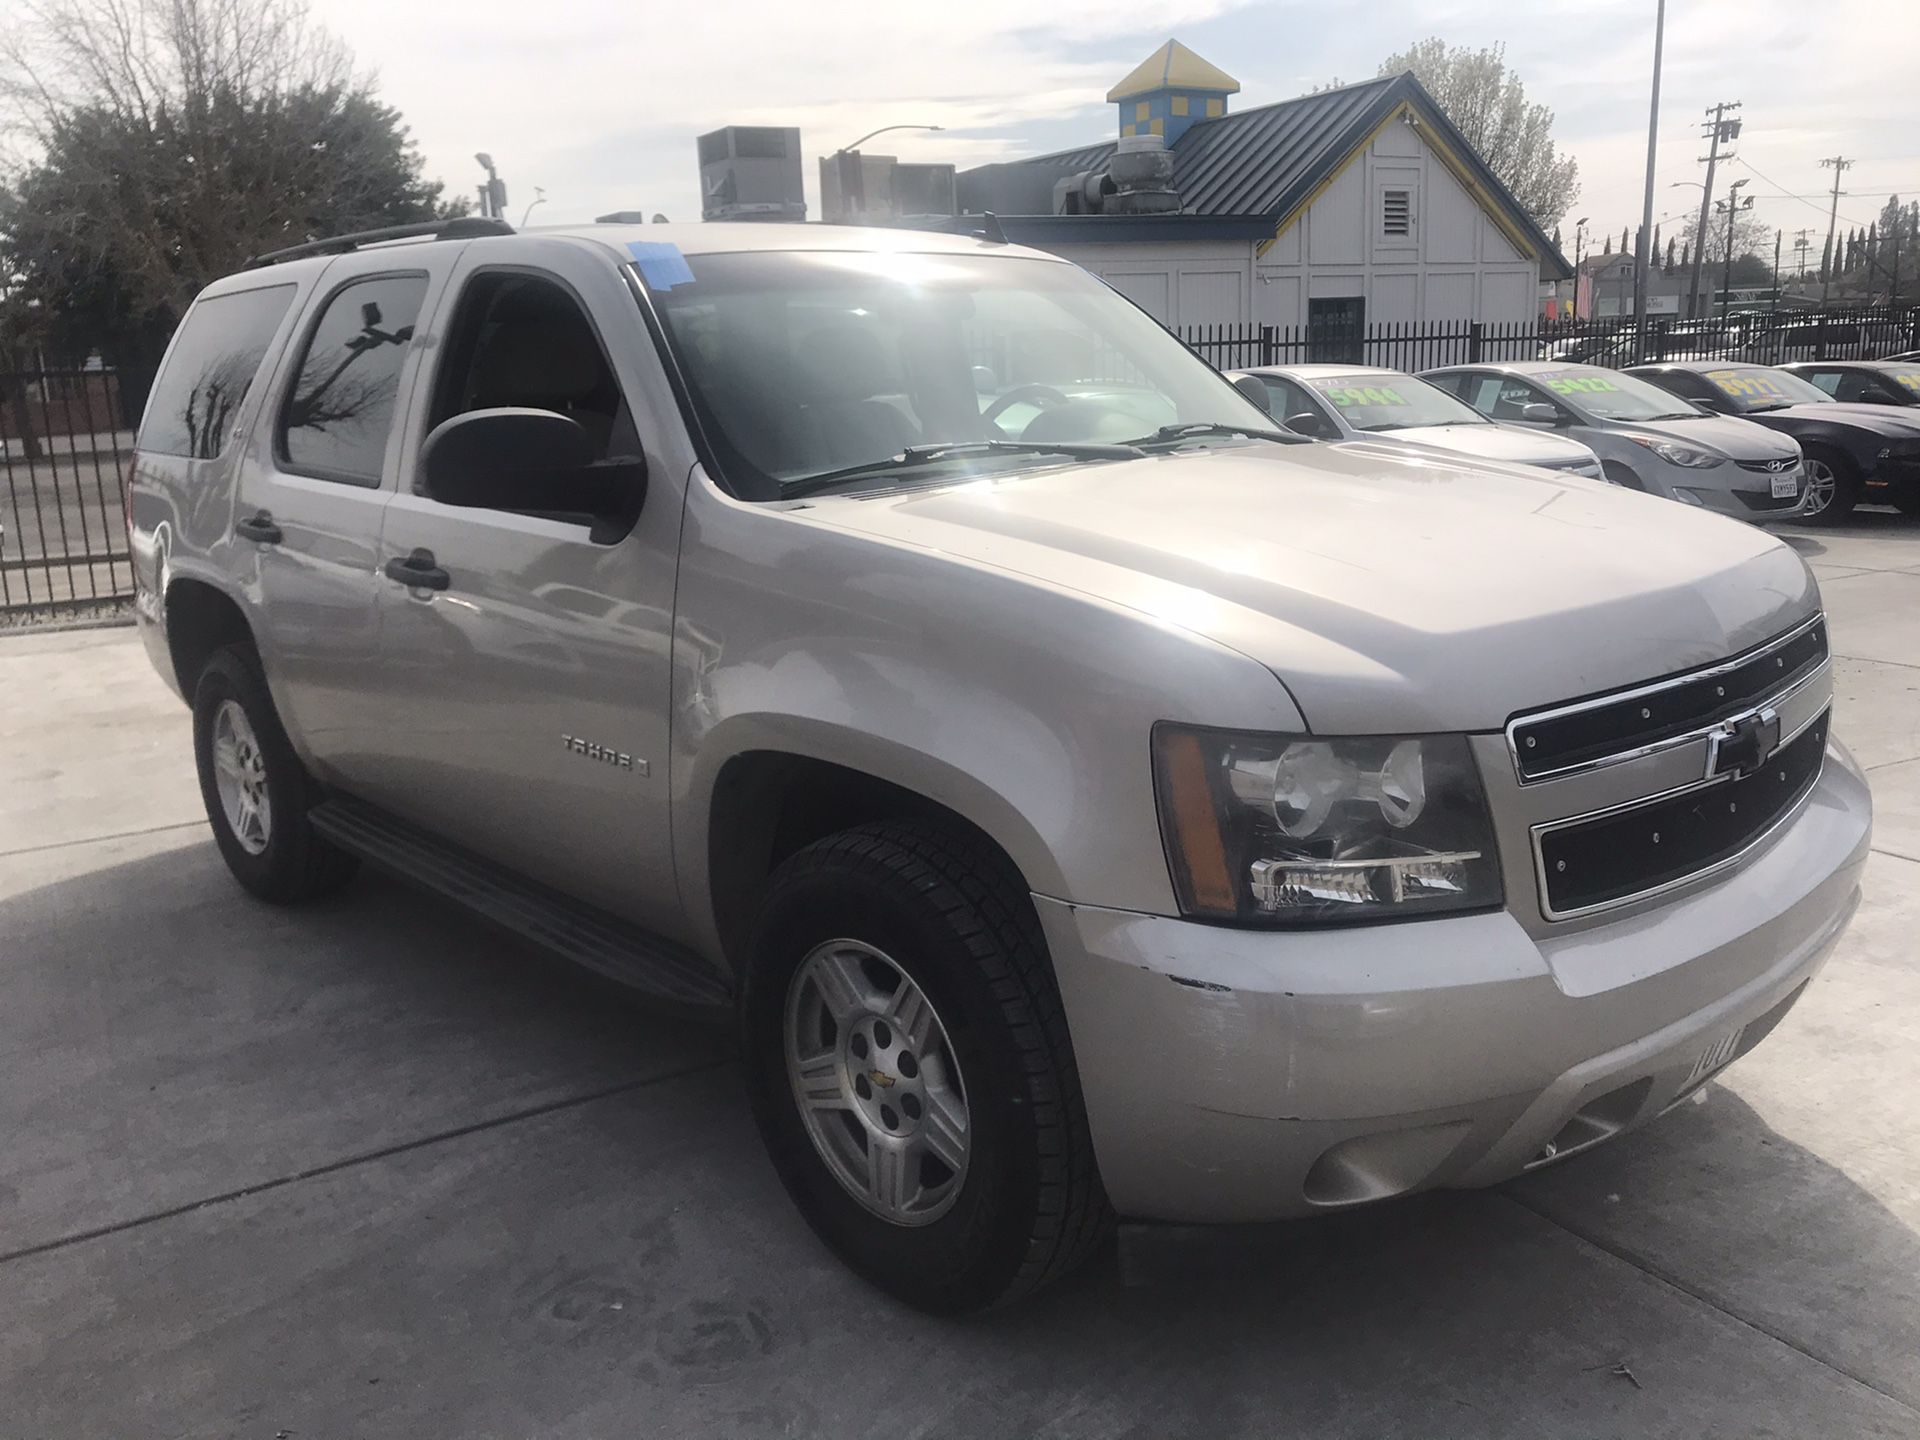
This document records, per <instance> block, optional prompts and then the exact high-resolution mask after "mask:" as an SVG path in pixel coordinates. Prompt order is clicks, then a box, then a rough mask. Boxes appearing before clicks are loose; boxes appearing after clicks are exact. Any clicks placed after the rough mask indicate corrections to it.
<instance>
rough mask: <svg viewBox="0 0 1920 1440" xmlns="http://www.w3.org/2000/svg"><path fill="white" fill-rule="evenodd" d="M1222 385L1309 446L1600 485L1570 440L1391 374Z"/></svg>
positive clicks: (1271, 377)
mask: <svg viewBox="0 0 1920 1440" xmlns="http://www.w3.org/2000/svg"><path fill="white" fill-rule="evenodd" d="M1227 378H1228V379H1230V380H1232V381H1233V383H1234V384H1235V385H1237V386H1239V388H1240V390H1241V392H1242V393H1243V394H1245V395H1246V396H1248V398H1250V399H1253V400H1256V401H1258V402H1259V403H1260V404H1262V405H1263V406H1265V407H1266V409H1267V411H1268V413H1269V414H1271V415H1272V416H1273V418H1274V419H1276V420H1278V421H1280V422H1281V423H1282V424H1284V425H1285V426H1286V427H1287V428H1288V429H1289V430H1293V431H1296V432H1297V433H1299V434H1302V435H1306V436H1309V437H1311V438H1313V439H1316V440H1391V441H1397V442H1401V443H1405V444H1411V445H1421V446H1425V447H1426V448H1428V449H1432V450H1445V451H1448V452H1450V453H1453V454H1456V455H1470V456H1472V457H1473V458H1474V459H1476V460H1502V461H1505V462H1507V463H1508V464H1512V465H1539V466H1543V467H1545V468H1546V469H1548V470H1562V471H1567V472H1570V473H1572V474H1575V475H1590V476H1592V477H1594V478H1595V479H1599V478H1601V470H1600V457H1599V456H1597V455H1595V454H1594V453H1593V451H1591V450H1589V449H1588V448H1587V447H1586V446H1585V445H1582V444H1580V443H1579V442H1578V441H1577V440H1568V439H1566V438H1565V437H1563V436H1559V435H1542V434H1539V433H1538V432H1536V431H1532V430H1527V429H1523V428H1520V427H1518V426H1512V425H1502V424H1500V423H1499V422H1498V421H1494V420H1489V419H1488V418H1487V417H1486V416H1484V415H1482V414H1481V413H1480V412H1479V411H1478V410H1475V409H1474V408H1473V407H1472V406H1471V405H1468V404H1467V403H1466V402H1464V401H1462V400H1459V399H1457V398H1456V397H1454V396H1452V395H1449V394H1447V392H1446V391H1444V390H1442V389H1440V388H1439V387H1438V386H1435V385H1429V384H1428V383H1427V382H1426V381H1424V380H1422V379H1420V378H1419V377H1418V376H1417V375H1408V374H1405V373H1404V372H1402V371H1399V370H1381V369H1379V368H1377V367H1374V366H1368V365H1271V366H1269V365H1263V366H1259V367H1257V368H1255V369H1251V370H1232V371H1229V372H1228V374H1227ZM1254 387H1258V390H1257V392H1256V389H1255V388H1254Z"/></svg>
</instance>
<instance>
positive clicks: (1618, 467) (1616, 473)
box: [1600, 460, 1647, 494]
mask: <svg viewBox="0 0 1920 1440" xmlns="http://www.w3.org/2000/svg"><path fill="white" fill-rule="evenodd" d="M1600 473H1601V474H1602V475H1604V476H1605V477H1606V478H1607V479H1609V480H1611V481H1612V482H1613V483H1614V484H1616V485H1618V486H1619V487H1620V488H1621V489H1622V490H1638V491H1640V492H1641V493H1642V494H1645V493H1646V489H1647V487H1646V485H1645V484H1644V483H1643V482H1642V481H1641V479H1640V477H1639V476H1638V475H1636V474H1634V472H1633V468H1632V467H1631V466H1630V465H1626V464H1624V463H1623V462H1621V461H1619V460H1602V461H1601V462H1600Z"/></svg>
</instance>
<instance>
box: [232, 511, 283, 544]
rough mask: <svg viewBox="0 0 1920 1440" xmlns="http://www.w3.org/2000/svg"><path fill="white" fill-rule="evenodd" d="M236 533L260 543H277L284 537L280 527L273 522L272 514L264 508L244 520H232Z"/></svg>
mask: <svg viewBox="0 0 1920 1440" xmlns="http://www.w3.org/2000/svg"><path fill="white" fill-rule="evenodd" d="M233 529H234V533H235V534H236V535H239V536H242V537H243V538H245V539H248V540H258V541H259V542H260V543H261V544H262V545H278V544H279V543H280V542H281V541H282V540H283V539H285V538H286V537H285V536H284V535H283V534H281V532H280V527H279V526H278V525H276V524H274V523H273V516H271V515H269V514H268V513H267V512H266V511H264V510H257V511H255V512H254V513H253V514H252V515H249V516H248V517H247V518H246V519H244V520H236V521H234V522H233Z"/></svg>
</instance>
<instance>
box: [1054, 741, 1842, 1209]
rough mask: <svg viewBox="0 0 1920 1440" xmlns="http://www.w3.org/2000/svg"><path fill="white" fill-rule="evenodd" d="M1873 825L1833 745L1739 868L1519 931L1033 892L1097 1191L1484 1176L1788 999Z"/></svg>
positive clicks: (1737, 1035)
mask: <svg viewBox="0 0 1920 1440" xmlns="http://www.w3.org/2000/svg"><path fill="white" fill-rule="evenodd" d="M1870 829H1871V800H1870V798H1869V795H1868V791H1867V786H1866V782H1865V780H1864V778H1863V777H1862V776H1861V774H1860V772H1859V770H1858V769H1857V768H1856V767H1855V765H1854V764H1853V761H1852V759H1851V758H1850V757H1849V756H1848V755H1847V753H1846V751H1845V750H1844V748H1842V747H1840V746H1838V745H1837V744H1836V745H1832V746H1830V748H1829V751H1828V755H1827V762H1826V766H1825V769H1824V771H1823V772H1822V775H1821V778H1820V781H1819V782H1818V784H1817V785H1816V786H1815V788H1814V790H1813V791H1812V793H1811V794H1810V796H1809V797H1808V799H1807V801H1806V804H1805V806H1804V808H1803V809H1802V810H1801V811H1800V812H1799V813H1798V815H1797V816H1796V817H1795V818H1794V819H1793V820H1792V821H1791V822H1790V823H1789V824H1787V825H1786V826H1784V827H1782V828H1781V830H1780V831H1779V832H1777V833H1776V834H1775V835H1774V836H1773V837H1772V838H1770V839H1769V840H1768V841H1767V842H1766V843H1765V844H1764V846H1763V847H1762V848H1761V849H1760V850H1759V851H1757V852H1756V853H1754V854H1753V855H1751V856H1749V857H1748V858H1747V859H1746V860H1745V861H1744V862H1743V863H1742V864H1741V865H1740V866H1739V867H1738V868H1736V869H1734V870H1733V871H1731V872H1730V873H1727V874H1723V875H1721V876H1719V877H1717V878H1716V879H1714V880H1712V881H1710V882H1706V883H1705V884H1704V885H1703V886H1702V887H1701V888H1699V889H1696V890H1693V891H1691V892H1684V893H1683V895H1682V897H1681V898H1678V899H1676V900H1674V901H1673V902H1671V903H1669V904H1666V905H1662V906H1660V907H1658V908H1655V909H1652V910H1646V911H1642V912H1640V913H1638V914H1634V915H1632V916H1630V917H1629V918H1625V919H1621V920H1618V921H1615V922H1613V923H1609V924H1604V925H1597V926H1590V927H1586V928H1579V929H1573V928H1571V927H1570V928H1569V930H1568V932H1567V933H1565V934H1559V933H1548V934H1546V935H1545V937H1544V938H1541V939H1538V940H1536V939H1535V938H1534V937H1533V936H1531V935H1529V933H1528V931H1527V929H1526V928H1525V927H1523V926H1522V925H1521V923H1520V922H1519V920H1518V919H1516V917H1515V916H1514V915H1513V914H1512V913H1510V912H1508V911H1499V912H1495V913H1489V914H1478V915H1464V916H1456V917H1452V918H1448V919H1439V920H1415V921H1408V922H1406V923H1402V924H1389V925H1374V926H1363V927H1356V928H1351V929H1332V930H1319V931H1295V932H1290V933H1275V932H1270V931H1256V930H1245V929H1235V928H1228V927H1222V926H1210V925H1201V924H1195V923H1193V922H1190V921H1184V920H1175V919H1169V918H1166V917H1163V916H1153V915H1142V914H1136V913H1133V912H1129V911H1116V910H1101V909H1092V908H1088V907H1084V906H1074V905H1070V904H1067V903H1064V902H1061V901H1056V900H1049V899H1045V898H1041V897H1036V903H1037V904H1038V906H1039V911H1040V918H1041V922H1042V924H1043V926H1044V927H1045V929H1046V932H1047V939H1048V943H1049V945H1050V946H1051V948H1052V953H1053V959H1054V966H1055V970H1056V972H1057V973H1058V975H1059V980H1060V989H1061V994H1062V997H1063V999H1064V1001H1065V1004H1066V1010H1067V1018H1068V1022H1069V1025H1070V1028H1071V1031H1072V1036H1073V1045H1074V1052H1075V1056H1076V1059H1077V1061H1078V1064H1079V1070H1080V1077H1081V1081H1082V1084H1083V1086H1084V1088H1085V1094H1086V1103H1087V1113H1088V1119H1089V1122H1090V1123H1091V1126H1092V1130H1093V1138H1094V1146H1095V1151H1096V1153H1097V1155H1098V1157H1099V1161H1100V1169H1101V1174H1102V1177H1103V1179H1104V1180H1105V1183H1106V1188H1107V1193H1108V1194H1109V1195H1110V1196H1111V1197H1112V1199H1113V1202H1114V1205H1115V1207H1116V1208H1117V1209H1118V1210H1119V1211H1120V1213H1121V1214H1123V1215H1128V1216H1132V1217H1136V1218H1140V1219H1154V1220H1171V1221H1185V1222H1209V1221H1256V1220H1273V1219H1282V1218H1287V1217H1291V1216H1299V1215H1308V1214H1313V1213H1318V1212H1323V1211H1327V1210H1334V1209H1342V1208H1346V1207H1348V1206H1351V1205H1355V1204H1360V1203H1364V1202H1367V1201H1371V1200H1379V1199H1384V1198H1387V1197H1388V1196H1392V1195H1399V1194H1404V1193H1407V1192H1409V1191H1414V1190H1422V1189H1429V1188H1433V1187H1436V1186H1477V1185H1488V1184H1493V1183H1495V1182H1497V1181H1500V1180H1504V1179H1507V1178H1509V1177H1511V1176H1513V1175H1516V1174H1519V1173H1520V1172H1521V1171H1523V1170H1527V1169H1530V1168H1533V1167H1534V1166H1535V1165H1538V1164H1544V1163H1547V1162H1548V1161H1549V1160H1552V1159H1557V1158H1563V1157H1564V1156H1565V1155H1568V1154H1571V1153H1574V1152H1576V1151H1578V1150H1580V1149H1584V1148H1586V1147H1587V1146H1589V1145H1592V1144H1597V1143H1599V1142H1600V1141H1602V1140H1605V1139H1608V1138H1610V1137H1612V1136H1613V1135H1616V1134H1619V1133H1621V1132H1622V1131H1625V1130H1628V1129H1631V1128H1633V1127H1634V1126H1636V1125H1638V1124H1640V1123H1642V1122H1644V1121H1646V1120H1648V1119H1650V1118H1652V1117H1653V1116H1655V1115H1657V1114H1659V1113H1660V1112H1661V1111H1662V1110H1664V1109H1666V1108H1667V1107H1668V1106H1670V1105H1671V1104H1673V1103H1674V1102H1675V1101H1676V1100H1678V1099H1679V1098H1681V1097H1682V1096H1683V1095H1684V1094H1686V1093H1687V1092H1688V1091H1689V1090H1691V1089H1692V1088H1694V1087H1695V1086H1696V1085H1697V1084H1698V1083H1700V1081H1701V1080H1702V1079H1704V1078H1705V1074H1706V1073H1711V1070H1710V1069H1709V1070H1707V1071H1706V1072H1704V1073H1701V1072H1699V1070H1698V1068H1697V1067H1699V1066H1701V1065H1702V1064H1706V1065H1709V1066H1711V1065H1713V1064H1716V1063H1721V1062H1723V1061H1724V1059H1726V1058H1737V1056H1738V1055H1739V1054H1743V1053H1745V1051H1746V1050H1747V1049H1749V1048H1751V1047H1752V1046H1753V1045H1754V1044H1757V1043H1758V1042H1759V1040H1760V1039H1761V1038H1763V1037H1764V1036H1765V1034H1766V1033H1767V1031H1769V1030H1770V1029H1771V1028H1772V1027H1773V1026H1774V1025H1775V1024H1776V1023H1777V1022H1778V1021H1779V1019H1780V1018H1781V1017H1782V1016H1783V1015H1784V1014H1785V1013H1786V1011H1787V1009H1789V1008H1790V1007H1791V1006H1792V1004H1793V1003H1794V1002H1795V1001H1796V1000H1797V999H1798V998H1799V996H1800V993H1801V991H1802V990H1803V988H1804V987H1805V985H1806V983H1807V981H1808V980H1809V979H1810V978H1811V976H1812V975H1813V973H1814V972H1815V971H1816V970H1818V969H1819V967H1820V965H1821V964H1822V963H1823V962H1824V960H1825V959H1826V957H1827V955H1828V954H1829V953H1830V952H1831V950H1832V948H1833V946H1834V944H1835V943H1836V942H1837V941H1838V939H1839V937H1840V934H1841V932H1842V931H1843V930H1844V929H1845V927H1846V924H1847V921H1848V920H1849V919H1850V918H1851V916H1852V914H1853V911H1854V909H1855V907H1856V906H1857V905H1858V903H1859V878H1860V871H1861V869H1862V867H1863V866H1864V865H1865V863H1866V855H1867V845H1868V839H1869V832H1870ZM1515 883H1516V880H1515V877H1509V885H1510V886H1512V885H1514V884H1515ZM1525 894H1526V900H1525V902H1524V903H1527V904H1531V903H1533V902H1532V892H1531V891H1530V890H1528V891H1526V892H1525ZM1515 903H1521V902H1519V901H1516V902H1515Z"/></svg>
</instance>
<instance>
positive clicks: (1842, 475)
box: [1793, 447, 1860, 525]
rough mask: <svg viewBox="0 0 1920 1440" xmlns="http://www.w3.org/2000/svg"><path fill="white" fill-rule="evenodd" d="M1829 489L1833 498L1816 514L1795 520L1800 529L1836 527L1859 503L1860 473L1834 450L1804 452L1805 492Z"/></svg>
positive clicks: (1799, 516)
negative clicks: (1828, 487)
mask: <svg viewBox="0 0 1920 1440" xmlns="http://www.w3.org/2000/svg"><path fill="white" fill-rule="evenodd" d="M1829 485H1830V486H1831V492H1830V493H1831V494H1832V496H1833V498H1832V499H1831V500H1829V501H1827V503H1826V504H1824V505H1823V506H1821V507H1820V508H1819V509H1818V510H1809V511H1807V512H1806V513H1805V514H1804V515H1796V516H1794V517H1793V518H1794V521H1795V522H1796V523H1797V524H1801V525H1838V524H1840V523H1841V521H1843V520H1845V519H1846V518H1847V516H1849V515H1851V514H1852V513H1853V507H1854V506H1855V505H1857V504H1859V503H1860V472H1859V470H1857V469H1856V468H1855V467H1854V463H1853V461H1851V460H1849V459H1848V458H1847V457H1846V456H1845V455H1842V454H1841V453H1840V452H1839V451H1837V450H1828V449H1825V448H1824V447H1814V448H1811V449H1809V450H1808V451H1807V489H1808V490H1809V491H1810V492H1812V491H1815V489H1816V487H1826V486H1829Z"/></svg>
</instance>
